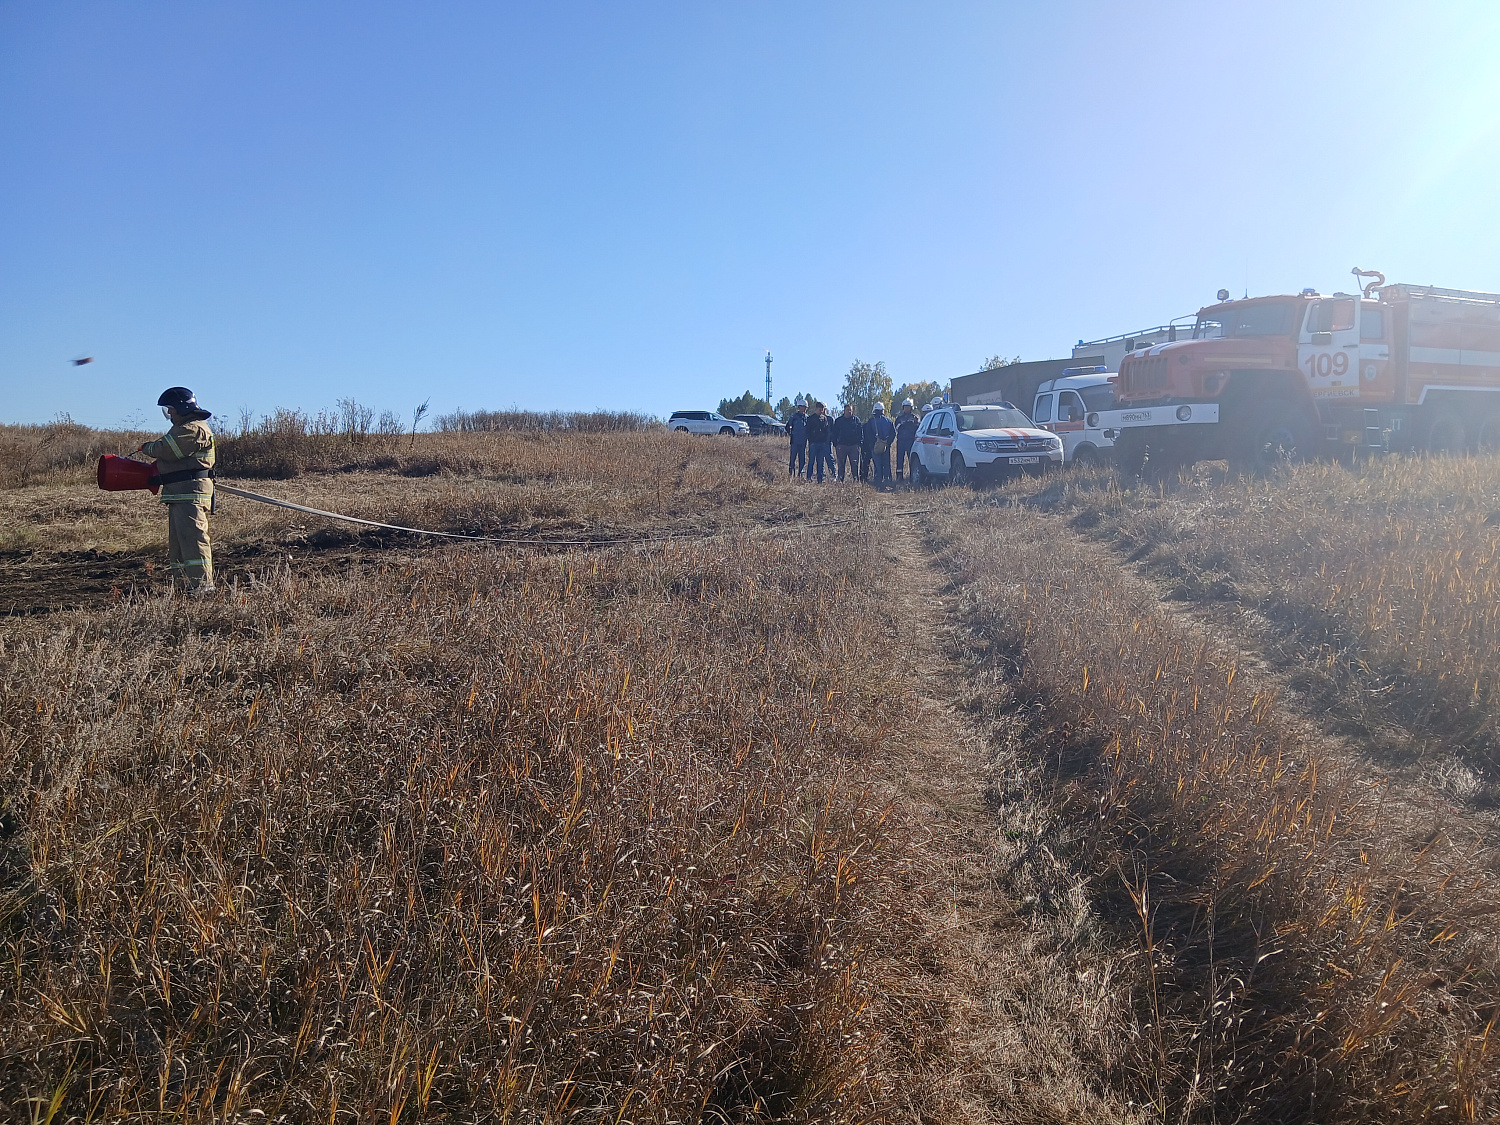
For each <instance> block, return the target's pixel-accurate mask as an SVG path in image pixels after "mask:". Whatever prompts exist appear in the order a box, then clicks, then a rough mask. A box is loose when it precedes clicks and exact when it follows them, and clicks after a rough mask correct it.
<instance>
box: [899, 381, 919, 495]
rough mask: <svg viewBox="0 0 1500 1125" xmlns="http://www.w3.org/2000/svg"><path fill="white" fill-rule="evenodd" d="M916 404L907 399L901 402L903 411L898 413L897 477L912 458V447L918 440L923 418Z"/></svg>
mask: <svg viewBox="0 0 1500 1125" xmlns="http://www.w3.org/2000/svg"><path fill="white" fill-rule="evenodd" d="M914 407H915V404H914V403H913V402H912V400H911V399H907V400H906V401H905V402H903V403H902V404H901V413H900V414H897V415H896V422H895V426H896V479H897V480H900V479H901V474H902V472H903V471H904V470H905V469H906V465H907V462H908V461H909V460H910V459H911V447H912V446H913V445H915V444H916V441H917V427H918V426H919V425H920V424H921V422H922V419H921V418H919V417H917V412H916V410H915V408H914Z"/></svg>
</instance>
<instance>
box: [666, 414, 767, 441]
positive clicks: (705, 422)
mask: <svg viewBox="0 0 1500 1125" xmlns="http://www.w3.org/2000/svg"><path fill="white" fill-rule="evenodd" d="M667 428H668V429H672V430H677V431H679V432H680V433H684V434H730V435H732V436H734V437H747V436H748V435H749V433H750V427H749V426H747V425H745V423H743V422H741V421H740V420H739V419H737V418H726V417H724V415H722V414H717V413H715V412H714V411H712V410H678V411H676V412H675V413H674V414H673V415H672V417H670V418H668V419H667Z"/></svg>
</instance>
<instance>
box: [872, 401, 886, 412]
mask: <svg viewBox="0 0 1500 1125" xmlns="http://www.w3.org/2000/svg"><path fill="white" fill-rule="evenodd" d="M872 409H874V411H875V413H876V414H884V413H885V403H883V402H877V403H876V404H875V405H874V407H873V408H872Z"/></svg>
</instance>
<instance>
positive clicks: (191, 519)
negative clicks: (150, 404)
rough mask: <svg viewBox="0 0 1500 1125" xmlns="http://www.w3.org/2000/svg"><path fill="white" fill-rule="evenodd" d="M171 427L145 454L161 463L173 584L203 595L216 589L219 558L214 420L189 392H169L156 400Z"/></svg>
mask: <svg viewBox="0 0 1500 1125" xmlns="http://www.w3.org/2000/svg"><path fill="white" fill-rule="evenodd" d="M156 405H157V406H159V407H161V412H162V413H163V414H165V415H166V417H167V421H169V422H171V423H172V428H171V429H170V430H168V431H167V432H166V433H165V434H163V435H162V436H161V437H159V438H157V439H156V440H155V441H148V442H147V443H146V444H145V445H143V446H141V448H140V452H141V453H144V454H145V455H146V456H148V457H154V458H155V459H156V473H157V478H156V479H157V481H158V483H160V484H161V501H162V503H163V504H165V505H166V506H167V556H168V559H169V560H170V562H171V565H172V579H173V583H174V585H175V584H176V582H177V581H178V580H179V579H180V580H181V582H182V585H183V586H184V587H185V588H186V589H189V590H196V591H197V592H199V593H204V594H206V593H209V592H210V591H212V590H213V588H214V553H213V546H212V544H211V543H210V542H209V538H208V516H209V512H210V511H212V506H213V500H214V435H213V431H212V430H210V429H209V428H208V419H209V418H211V417H213V415H212V414H210V413H209V412H208V411H207V410H202V409H200V408H199V406H198V400H197V399H195V398H194V397H193V392H192V391H190V390H188V389H187V388H186V387H169V388H168V389H167V390H165V391H163V392H162V396H161V398H159V399H157V400H156Z"/></svg>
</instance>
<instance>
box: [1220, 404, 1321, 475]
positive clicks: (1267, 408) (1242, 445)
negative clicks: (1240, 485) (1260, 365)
mask: <svg viewBox="0 0 1500 1125" xmlns="http://www.w3.org/2000/svg"><path fill="white" fill-rule="evenodd" d="M1312 444H1313V428H1312V425H1311V423H1310V422H1308V420H1307V416H1306V415H1305V414H1304V413H1303V412H1302V411H1301V410H1299V409H1297V406H1296V404H1295V403H1292V402H1288V401H1287V400H1286V399H1280V398H1273V399H1269V400H1267V401H1266V402H1263V403H1261V405H1260V408H1259V409H1258V410H1256V411H1255V413H1254V414H1253V415H1251V417H1250V420H1249V422H1248V423H1247V425H1246V426H1245V429H1244V430H1243V432H1242V433H1241V434H1240V435H1239V440H1238V441H1236V442H1234V443H1233V444H1232V446H1231V451H1232V455H1231V458H1230V465H1231V467H1233V468H1235V469H1238V470H1239V471H1240V472H1242V473H1254V474H1260V473H1267V472H1272V471H1274V470H1275V469H1278V468H1280V467H1282V466H1284V465H1287V464H1290V463H1292V462H1295V461H1302V460H1305V459H1306V458H1307V456H1308V454H1309V453H1311V452H1312Z"/></svg>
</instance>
